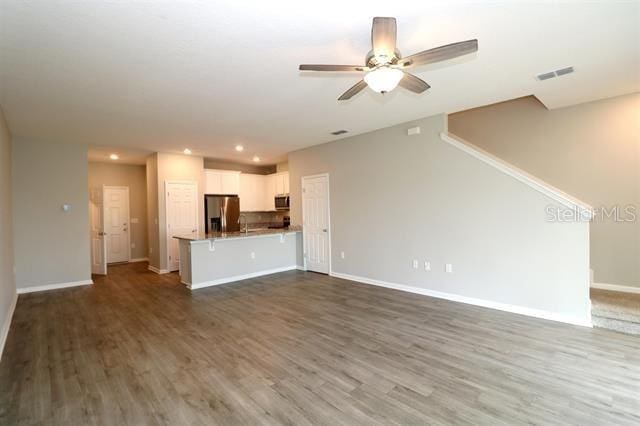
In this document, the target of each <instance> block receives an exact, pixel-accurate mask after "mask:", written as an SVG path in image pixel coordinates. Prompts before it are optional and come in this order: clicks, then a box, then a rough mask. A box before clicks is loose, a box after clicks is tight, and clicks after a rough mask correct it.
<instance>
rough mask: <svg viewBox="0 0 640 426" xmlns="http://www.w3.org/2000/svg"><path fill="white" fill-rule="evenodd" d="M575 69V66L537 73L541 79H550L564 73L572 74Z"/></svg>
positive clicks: (537, 76) (537, 77)
mask: <svg viewBox="0 0 640 426" xmlns="http://www.w3.org/2000/svg"><path fill="white" fill-rule="evenodd" d="M573 71H574V70H573V67H566V68H560V69H559V70H555V71H550V72H545V73H542V74H538V75H536V79H538V80H539V81H544V80H549V79H550V78H554V77H562V76H563V75H567V74H571V73H572V72H573Z"/></svg>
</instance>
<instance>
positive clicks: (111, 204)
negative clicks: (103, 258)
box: [104, 186, 131, 263]
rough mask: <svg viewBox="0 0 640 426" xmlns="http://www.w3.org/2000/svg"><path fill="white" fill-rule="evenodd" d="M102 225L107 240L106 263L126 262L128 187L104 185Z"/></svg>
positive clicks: (127, 259)
mask: <svg viewBox="0 0 640 426" xmlns="http://www.w3.org/2000/svg"><path fill="white" fill-rule="evenodd" d="M104 225H105V232H106V236H105V237H106V240H107V263H115V262H128V261H129V260H130V249H129V248H130V247H131V246H130V243H129V240H130V238H129V188H127V187H125V186H105V187H104Z"/></svg>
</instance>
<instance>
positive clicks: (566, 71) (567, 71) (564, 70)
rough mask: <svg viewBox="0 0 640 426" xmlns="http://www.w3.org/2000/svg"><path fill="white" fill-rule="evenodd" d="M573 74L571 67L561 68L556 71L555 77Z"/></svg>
mask: <svg viewBox="0 0 640 426" xmlns="http://www.w3.org/2000/svg"><path fill="white" fill-rule="evenodd" d="M572 72H573V67H566V68H562V69H561V70H556V75H557V76H558V77H560V76H561V75H566V74H571V73H572Z"/></svg>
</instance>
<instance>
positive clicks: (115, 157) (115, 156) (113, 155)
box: [109, 154, 120, 160]
mask: <svg viewBox="0 0 640 426" xmlns="http://www.w3.org/2000/svg"><path fill="white" fill-rule="evenodd" d="M109 158H111V159H112V160H117V159H118V158H120V157H118V154H111V155H110V156H109Z"/></svg>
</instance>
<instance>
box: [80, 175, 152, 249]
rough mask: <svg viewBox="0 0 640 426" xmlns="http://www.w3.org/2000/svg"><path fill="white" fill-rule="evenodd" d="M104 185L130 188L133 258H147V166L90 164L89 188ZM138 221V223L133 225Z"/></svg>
mask: <svg viewBox="0 0 640 426" xmlns="http://www.w3.org/2000/svg"><path fill="white" fill-rule="evenodd" d="M103 185H111V186H127V187H129V214H130V217H131V220H132V222H131V224H130V226H129V229H130V231H131V232H130V237H131V243H132V244H134V245H135V247H132V248H131V258H132V259H141V258H145V257H147V252H148V249H147V178H146V171H145V166H134V165H127V164H115V163H89V188H90V189H91V188H101V187H102V186H103ZM134 219H137V220H138V223H133V220H134Z"/></svg>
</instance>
